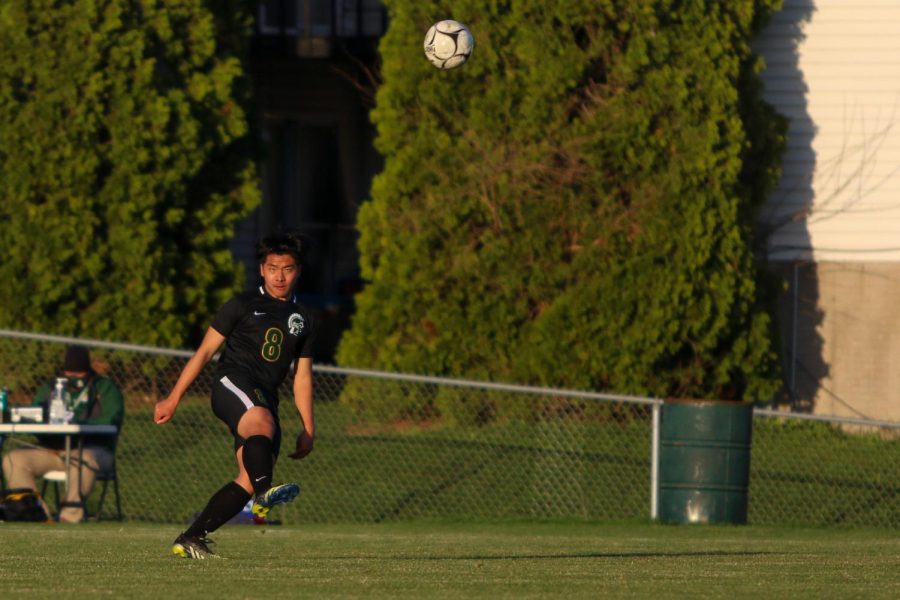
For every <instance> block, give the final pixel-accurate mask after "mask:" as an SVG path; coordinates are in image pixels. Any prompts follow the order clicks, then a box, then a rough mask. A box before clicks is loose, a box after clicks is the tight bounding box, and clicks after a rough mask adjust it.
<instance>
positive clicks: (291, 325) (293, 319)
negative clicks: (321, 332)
mask: <svg viewBox="0 0 900 600" xmlns="http://www.w3.org/2000/svg"><path fill="white" fill-rule="evenodd" d="M305 325H306V321H304V320H303V317H302V316H301V315H300V313H294V314H292V315H291V316H290V317H289V318H288V331H289V332H290V334H291V335H300V332H302V331H303V327H304V326H305Z"/></svg>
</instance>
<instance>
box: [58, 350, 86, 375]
mask: <svg viewBox="0 0 900 600" xmlns="http://www.w3.org/2000/svg"><path fill="white" fill-rule="evenodd" d="M90 370H91V355H90V354H89V353H88V349H87V348H85V347H84V346H69V347H68V348H66V359H65V360H64V361H63V371H72V372H73V373H86V372H88V371H90Z"/></svg>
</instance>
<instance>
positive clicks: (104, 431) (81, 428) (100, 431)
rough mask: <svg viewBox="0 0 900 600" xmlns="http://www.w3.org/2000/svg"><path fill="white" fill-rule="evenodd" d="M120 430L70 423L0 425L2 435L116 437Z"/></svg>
mask: <svg viewBox="0 0 900 600" xmlns="http://www.w3.org/2000/svg"><path fill="white" fill-rule="evenodd" d="M118 430H119V428H118V427H116V426H115V425H89V424H81V423H69V424H67V425H51V424H50V423H0V434H3V433H34V434H49V435H54V434H55V435H78V434H92V435H115V434H116V432H117V431H118Z"/></svg>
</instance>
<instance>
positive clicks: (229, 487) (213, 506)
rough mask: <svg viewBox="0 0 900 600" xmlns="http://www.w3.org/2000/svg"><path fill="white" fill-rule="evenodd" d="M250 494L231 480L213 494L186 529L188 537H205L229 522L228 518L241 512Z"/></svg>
mask: <svg viewBox="0 0 900 600" xmlns="http://www.w3.org/2000/svg"><path fill="white" fill-rule="evenodd" d="M249 499H250V494H248V493H247V490H245V489H244V488H242V487H241V486H239V485H238V484H236V483H235V482H233V481H229V482H228V483H226V484H225V486H224V487H222V489H220V490H219V491H218V492H216V493H215V494H213V496H212V498H210V499H209V503H207V505H206V508H204V509H203V512H201V513H200V516H199V517H197V519H196V520H195V521H194V523H193V524H192V525H191V526H190V527H188V528H187V530H185V532H184V535H186V536H188V537H205V536H206V535H207V534H208V533H211V532H213V531H215V530H216V529H218V528H219V527H221V526H222V525H224V524H225V523H227V522H228V519H230V518H231V517H233V516H234V515H236V514H238V513H239V512H241V509H242V508H244V505H246V504H247V500H249Z"/></svg>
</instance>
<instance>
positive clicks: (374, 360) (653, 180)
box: [338, 0, 783, 400]
mask: <svg viewBox="0 0 900 600" xmlns="http://www.w3.org/2000/svg"><path fill="white" fill-rule="evenodd" d="M386 4H387V5H388V7H389V10H390V22H391V26H390V29H389V31H388V33H387V35H386V36H385V37H384V38H383V40H382V42H381V46H380V50H381V53H382V58H383V67H382V77H383V80H384V84H383V85H382V86H381V88H380V89H379V91H378V94H377V97H376V104H377V107H376V108H375V109H374V112H373V120H374V122H375V124H376V125H377V128H378V138H377V142H376V143H377V147H378V150H379V151H380V152H381V153H382V154H383V155H384V157H385V169H384V171H383V172H382V173H381V174H380V175H379V176H378V177H377V178H376V180H375V182H374V184H373V188H372V199H371V202H369V203H367V204H365V205H364V206H363V207H362V208H361V210H360V213H359V221H358V226H359V230H360V233H361V238H360V242H359V247H360V253H361V256H362V259H361V260H362V262H361V268H362V273H363V276H364V278H366V279H367V280H368V282H369V283H368V285H367V287H366V288H365V290H364V291H363V292H362V293H361V294H360V295H359V296H358V302H357V312H356V315H355V317H354V319H353V323H352V328H351V329H350V331H349V332H348V333H346V334H345V336H344V338H343V340H342V342H341V345H340V348H339V353H338V359H339V362H341V363H342V364H346V365H353V366H365V367H373V368H382V369H387V370H393V371H403V372H418V373H423V372H424V373H432V374H442V375H450V376H462V377H472V378H477V379H493V380H501V381H502V380H507V381H517V382H522V383H534V384H542V385H551V386H564V387H572V388H586V389H594V390H614V391H617V392H623V393H633V394H649V395H655V396H680V397H698V398H739V399H744V400H759V399H766V398H768V397H770V396H771V394H772V393H773V392H774V391H775V389H776V388H777V386H778V385H779V381H778V379H779V377H778V366H777V356H776V353H775V344H774V340H773V336H772V329H773V328H772V319H771V317H770V314H769V311H768V310H767V307H766V301H765V299H764V298H763V297H762V296H763V294H762V293H761V292H760V290H759V287H758V285H757V283H756V280H757V276H758V273H757V268H756V266H755V264H754V261H753V257H752V254H751V251H750V247H751V243H752V236H753V230H754V215H755V210H754V209H755V207H756V205H757V204H759V203H760V202H761V201H762V199H764V198H765V194H766V191H768V190H769V189H770V188H771V186H772V185H773V184H774V181H775V178H776V177H777V174H778V163H777V156H778V149H779V147H780V144H781V143H782V141H781V139H780V134H781V132H782V131H783V124H780V123H779V122H778V120H777V118H776V117H775V116H774V115H773V114H772V112H771V110H770V109H769V108H768V107H767V106H766V105H765V104H764V103H763V102H762V100H761V99H760V97H759V90H758V88H759V85H758V82H756V79H755V73H756V72H757V71H758V69H759V66H760V65H759V62H758V59H757V58H756V57H755V56H754V55H753V54H752V52H751V50H750V47H749V40H750V38H751V37H752V35H753V33H754V31H756V30H757V29H758V28H759V26H760V25H761V24H762V23H763V22H764V21H765V18H766V17H767V16H768V14H769V13H771V11H773V10H775V9H776V8H777V6H778V5H779V4H780V0H734V1H733V2H720V1H719V0H683V1H675V0H516V1H515V2H509V1H496V0H461V1H458V2H453V3H452V5H451V3H447V2H442V3H438V5H432V4H428V5H424V4H423V3H420V2H415V1H413V0H389V1H388V2H386ZM451 8H452V10H451ZM442 18H454V19H457V20H460V21H462V22H464V23H466V24H468V25H469V26H470V29H471V30H472V32H473V34H474V37H475V40H476V47H475V52H474V55H473V57H472V59H470V61H469V62H468V63H467V64H466V65H464V66H463V67H462V68H460V69H457V70H455V71H450V72H441V71H438V70H436V69H434V68H433V67H431V66H430V65H429V64H428V63H427V62H426V60H425V59H424V57H422V56H417V53H418V52H419V49H420V48H421V43H422V41H421V38H422V35H423V34H422V32H424V31H425V30H426V29H427V27H428V25H429V24H430V23H431V22H433V21H436V20H439V19H442ZM742 94H746V96H745V97H742ZM748 122H754V123H757V124H759V123H767V124H768V126H766V127H759V128H758V129H757V130H756V131H754V132H753V136H752V137H751V136H748V133H747V131H746V126H745V124H746V123H748ZM751 163H753V164H751Z"/></svg>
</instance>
